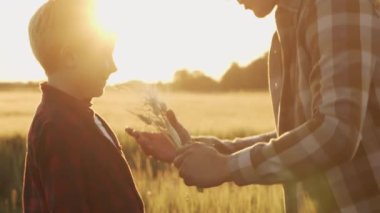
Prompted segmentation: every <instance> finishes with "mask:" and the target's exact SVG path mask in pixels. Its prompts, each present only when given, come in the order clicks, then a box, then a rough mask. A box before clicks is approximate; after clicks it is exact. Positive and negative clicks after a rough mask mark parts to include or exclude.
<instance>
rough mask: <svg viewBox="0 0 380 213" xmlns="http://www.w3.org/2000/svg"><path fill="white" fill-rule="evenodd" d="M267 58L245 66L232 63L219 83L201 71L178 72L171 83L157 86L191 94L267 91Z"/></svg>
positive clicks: (265, 56) (264, 57)
mask: <svg viewBox="0 0 380 213" xmlns="http://www.w3.org/2000/svg"><path fill="white" fill-rule="evenodd" d="M267 58H268V54H267V53H266V54H264V55H263V56H262V57H260V58H258V59H256V60H254V61H253V62H251V63H250V64H248V65H247V66H239V65H238V64H237V63H233V64H232V65H231V66H230V68H229V69H228V70H227V71H226V72H225V74H224V75H223V76H222V78H221V79H220V80H219V81H217V80H215V79H213V78H211V77H209V76H207V75H205V74H204V73H203V72H201V71H193V72H190V71H188V70H186V69H183V70H179V71H177V72H176V73H175V74H174V79H173V82H171V83H169V84H167V85H164V84H160V85H159V86H161V87H164V88H170V89H172V90H176V91H178V90H179V91H191V92H216V91H239V90H267V89H268V74H267Z"/></svg>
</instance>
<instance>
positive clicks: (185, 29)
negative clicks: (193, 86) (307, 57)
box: [0, 0, 275, 84]
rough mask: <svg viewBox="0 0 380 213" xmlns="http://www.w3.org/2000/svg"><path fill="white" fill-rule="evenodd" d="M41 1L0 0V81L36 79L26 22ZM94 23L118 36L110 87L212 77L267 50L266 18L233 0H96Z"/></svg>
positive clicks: (269, 22) (270, 25)
mask: <svg viewBox="0 0 380 213" xmlns="http://www.w3.org/2000/svg"><path fill="white" fill-rule="evenodd" d="M45 1H46V0H11V1H6V0H0V4H1V5H2V7H0V26H1V37H0V81H24V82H27V81H43V80H45V79H46V77H45V75H44V72H43V70H42V68H41V67H40V65H39V64H38V62H37V61H36V60H35V58H34V56H33V54H32V51H31V49H30V46H29V40H28V32H27V28H28V22H29V20H30V18H31V16H32V15H33V13H34V12H35V11H36V10H37V8H38V7H39V6H40V5H42V4H43V3H44V2H45ZM98 18H99V20H100V21H101V23H102V25H103V26H104V27H106V28H109V29H110V30H112V31H115V32H116V33H117V35H118V39H117V43H116V48H115V52H114V59H115V62H116V64H117V67H118V72H116V73H114V74H112V76H111V77H110V79H109V83H110V84H114V83H121V82H125V81H129V80H140V81H145V82H157V81H162V82H168V81H171V80H172V79H173V76H174V73H175V72H176V71H178V70H181V69H187V70H189V71H195V70H198V71H202V72H204V73H205V74H206V75H208V76H210V77H213V78H214V79H216V80H218V79H220V78H221V77H222V75H223V74H224V72H225V71H226V70H227V69H228V68H229V67H230V65H231V64H232V63H234V62H236V63H238V64H239V65H241V66H244V65H247V64H249V63H250V62H251V61H253V60H255V59H256V58H257V57H260V56H261V55H262V54H263V53H264V52H265V51H267V50H268V49H269V46H270V41H271V37H272V34H273V32H274V29H275V23H274V18H273V14H271V15H269V16H268V17H266V18H264V19H258V18H256V17H255V16H254V14H253V13H252V12H251V11H249V10H246V9H245V8H244V7H243V6H242V5H239V4H238V2H237V1H236V0H160V1H157V0H99V5H98Z"/></svg>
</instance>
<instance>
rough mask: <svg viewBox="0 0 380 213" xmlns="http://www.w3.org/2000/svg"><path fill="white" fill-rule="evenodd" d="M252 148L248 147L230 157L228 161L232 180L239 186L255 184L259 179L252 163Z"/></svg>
mask: <svg viewBox="0 0 380 213" xmlns="http://www.w3.org/2000/svg"><path fill="white" fill-rule="evenodd" d="M251 152H252V147H248V148H246V149H243V150H241V151H239V152H235V153H234V154H232V155H230V157H229V159H228V170H229V172H230V179H231V180H232V181H233V182H235V183H236V184H237V185H239V186H241V185H247V184H251V183H254V182H255V180H256V179H257V178H258V177H257V174H256V172H255V169H254V168H253V165H252V161H251Z"/></svg>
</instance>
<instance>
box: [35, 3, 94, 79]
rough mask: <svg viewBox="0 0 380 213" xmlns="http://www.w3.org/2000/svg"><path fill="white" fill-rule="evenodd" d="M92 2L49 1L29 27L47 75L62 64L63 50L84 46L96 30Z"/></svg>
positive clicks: (36, 54) (36, 51) (36, 52)
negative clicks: (89, 35)
mask: <svg viewBox="0 0 380 213" xmlns="http://www.w3.org/2000/svg"><path fill="white" fill-rule="evenodd" d="M93 16H94V4H93V2H92V1H91V0H50V1H48V2H46V3H45V4H44V5H42V6H41V7H40V8H39V9H38V10H37V11H36V13H35V14H34V15H33V17H32V18H31V20H30V23H29V40H30V45H31V47H32V50H33V53H34V55H35V57H36V58H37V60H38V61H39V62H40V64H41V66H42V67H43V68H44V70H45V72H46V73H47V74H49V73H52V72H54V70H56V68H57V66H59V64H60V56H61V51H62V48H63V47H65V46H71V47H75V46H77V45H80V44H81V43H84V42H85V37H86V36H88V34H91V33H92V32H93V30H94V26H93V25H94V23H93Z"/></svg>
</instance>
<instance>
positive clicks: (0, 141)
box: [0, 88, 312, 213]
mask: <svg viewBox="0 0 380 213" xmlns="http://www.w3.org/2000/svg"><path fill="white" fill-rule="evenodd" d="M40 95H41V94H40V92H39V91H13V92H0V126H1V127H2V128H1V129H0V171H1V173H0V174H1V175H0V212H19V211H21V207H20V204H21V201H20V194H21V185H22V182H21V181H22V170H23V159H24V154H25V137H26V134H27V131H28V128H29V125H30V122H31V119H32V116H33V113H34V111H35V108H36V107H37V105H38V103H39V101H40ZM161 96H162V97H161V98H162V99H163V100H164V101H165V102H166V103H167V105H168V106H169V107H170V108H172V109H173V110H174V111H175V112H176V114H177V117H178V118H179V120H180V121H182V123H183V125H184V126H186V127H187V128H188V129H189V130H190V132H191V133H192V134H193V135H215V136H218V137H221V138H234V137H242V136H247V135H253V134H257V133H261V132H266V131H270V130H272V129H273V126H274V119H273V116H272V106H271V102H270V97H269V95H268V94H267V93H265V92H232V93H216V94H192V93H169V92H163V93H161ZM142 97H143V94H141V92H139V91H136V90H120V89H116V88H108V89H107V91H106V93H105V95H104V96H103V97H102V98H99V99H94V101H93V104H94V105H93V108H94V109H95V111H96V112H98V113H99V114H100V115H102V116H103V117H104V118H105V120H107V121H108V123H109V124H110V125H111V127H112V128H113V129H114V131H115V132H117V134H118V136H119V139H120V141H121V142H122V144H123V148H124V152H125V153H126V156H127V159H128V161H129V163H130V164H131V167H132V170H133V174H134V177H135V180H136V184H137V186H138V189H139V191H140V193H141V195H142V197H143V199H144V202H145V205H146V211H147V212H183V213H186V212H232V213H234V212H282V211H283V204H282V203H283V195H282V189H281V186H279V185H274V186H258V185H250V186H245V187H238V186H236V185H234V184H232V183H228V184H223V185H222V186H220V187H217V188H212V189H206V190H204V192H203V193H200V192H198V191H197V190H196V188H194V187H187V186H186V185H185V184H184V183H183V182H182V180H181V179H180V178H179V177H178V174H177V171H176V169H175V168H173V167H172V166H170V165H166V164H163V163H160V162H157V161H155V160H152V159H150V158H147V157H146V156H145V155H144V154H142V152H141V150H140V149H139V147H137V146H136V144H135V143H134V142H133V140H132V139H131V138H130V137H129V136H127V135H126V134H125V133H124V132H123V130H124V128H125V127H126V126H130V127H134V128H136V129H144V130H149V128H147V127H146V126H145V125H144V124H143V123H142V122H141V121H139V120H138V119H137V118H135V117H134V116H133V115H132V114H131V113H129V112H128V111H131V110H132V111H133V110H136V109H138V108H139V107H140V106H141V103H142ZM309 203H310V202H309ZM307 204H308V203H307ZM308 205H309V204H308ZM12 208H13V209H14V210H13V211H12ZM307 209H308V212H310V209H312V205H311V204H310V205H309V206H307Z"/></svg>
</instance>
